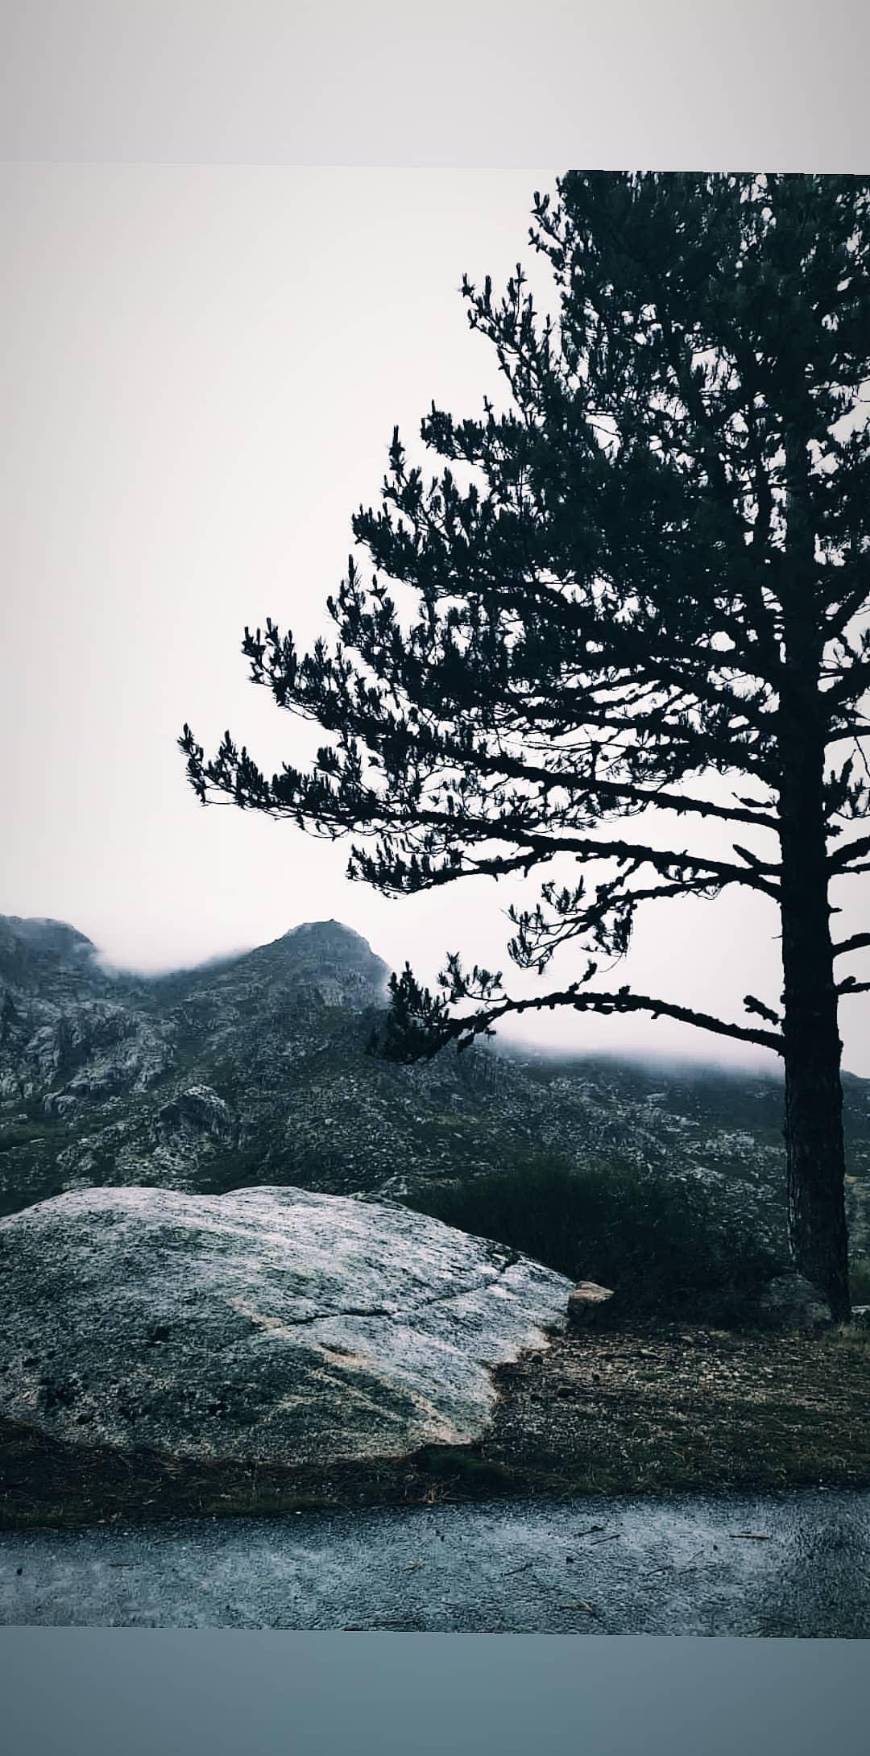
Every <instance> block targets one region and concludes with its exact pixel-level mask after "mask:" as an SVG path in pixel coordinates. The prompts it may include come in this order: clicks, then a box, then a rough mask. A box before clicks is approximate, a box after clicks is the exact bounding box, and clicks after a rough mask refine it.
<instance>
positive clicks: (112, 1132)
mask: <svg viewBox="0 0 870 1756" xmlns="http://www.w3.org/2000/svg"><path fill="white" fill-rule="evenodd" d="M387 974H388V971H387V966H386V965H385V964H384V963H383V961H382V960H381V959H380V958H378V957H377V956H376V955H375V953H374V952H373V951H372V950H371V948H370V947H369V945H368V944H367V943H366V941H365V940H364V939H363V938H361V937H360V936H359V935H358V934H356V933H354V932H352V931H351V930H350V929H349V928H347V927H344V926H342V925H341V924H340V923H339V922H335V921H325V922H323V921H322V922H312V923H307V924H305V925H304V926H300V927H296V928H294V929H292V930H291V931H290V932H289V933H287V934H285V935H283V936H282V937H281V938H280V939H277V940H275V941H274V942H273V943H272V944H269V945H264V946H260V947H258V948H257V949H255V950H253V951H250V952H247V953H243V954H240V955H239V956H236V957H229V958H225V959H221V960H219V961H216V962H212V963H210V964H207V965H204V966H200V967H198V968H195V969H190V970H181V971H177V972H174V973H172V974H170V975H165V976H160V977H153V978H149V977H144V976H139V975H135V974H131V973H128V972H123V971H117V970H111V969H109V968H107V967H106V966H105V965H104V964H103V963H102V962H101V961H100V959H99V957H98V955H97V952H96V949H95V947H94V946H93V945H92V944H91V942H90V941H89V940H88V939H86V938H85V936H84V935H82V934H81V933H78V932H77V931H76V930H75V929H74V928H72V927H69V926H66V925H65V924H63V923H60V922H55V921H40V920H29V919H20V918H17V917H0V1213H6V1214H11V1213H14V1212H16V1211H18V1210H20V1209H22V1208H25V1207H28V1206H30V1205H32V1204H33V1203H35V1202H37V1201H41V1200H44V1199H46V1198H47V1197H50V1196H53V1195H57V1194H59V1193H62V1192H64V1191H69V1190H75V1189H83V1188H89V1187H103V1186H118V1185H134V1184H135V1185H139V1186H146V1187H149V1186H150V1187H164V1188H167V1189H174V1190H180V1191H188V1192H199V1193H203V1194H215V1193H221V1192H224V1191H227V1190H231V1189H238V1188H244V1187H246V1186H250V1185H258V1186H262V1185H263V1184H270V1185H281V1184H288V1185H294V1186H297V1187H302V1188H309V1189H313V1190H320V1191H324V1192H326V1193H333V1194H340V1195H349V1194H356V1193H367V1194H374V1195H378V1196H380V1197H382V1198H388V1199H390V1198H392V1199H399V1200H401V1199H403V1198H405V1197H407V1196H409V1195H411V1196H413V1193H414V1191H415V1190H419V1188H420V1187H421V1186H422V1185H425V1184H426V1183H427V1182H429V1181H430V1180H431V1179H433V1178H435V1179H438V1180H441V1181H443V1180H451V1179H453V1180H455V1179H458V1178H467V1177H468V1176H470V1175H474V1174H476V1173H478V1172H484V1171H488V1170H493V1169H498V1168H502V1167H503V1166H504V1165H505V1164H506V1163H511V1162H515V1161H517V1160H522V1159H523V1158H524V1157H528V1156H529V1155H533V1154H539V1153H542V1152H543V1153H551V1154H558V1155H559V1156H561V1157H564V1158H567V1159H569V1160H571V1161H572V1162H574V1163H578V1164H584V1163H589V1162H598V1163H600V1162H606V1163H613V1164H632V1165H637V1166H640V1167H643V1168H646V1169H649V1170H650V1171H661V1172H662V1173H663V1174H668V1175H678V1176H682V1177H694V1178H698V1177H700V1178H702V1179H704V1180H705V1181H707V1182H709V1183H710V1184H711V1185H716V1186H718V1187H721V1188H722V1189H725V1190H728V1191H730V1192H731V1193H732V1194H733V1196H734V1198H735V1200H738V1201H742V1202H744V1204H745V1203H746V1202H747V1201H753V1202H759V1203H760V1204H761V1207H763V1208H764V1210H765V1211H766V1213H767V1214H768V1217H769V1220H770V1223H771V1225H773V1226H774V1227H776V1226H777V1225H778V1224H779V1223H780V1218H781V1205H782V1183H783V1167H782V1135H781V1130H782V1093H781V1087H780V1084H779V1082H778V1080H777V1079H775V1078H771V1077H770V1076H767V1075H765V1074H763V1073H754V1072H745V1073H736V1072H721V1073H716V1072H715V1071H712V1070H709V1069H706V1070H705V1069H702V1068H698V1067H689V1066H684V1067H681V1068H680V1067H677V1068H668V1069H666V1070H663V1069H661V1068H645V1067H642V1066H640V1065H637V1064H632V1063H624V1062H619V1061H615V1060H609V1059H600V1060H590V1059H585V1060H575V1061H572V1060H569V1059H567V1058H564V1059H561V1060H560V1059H552V1058H547V1057H543V1056H534V1055H532V1054H519V1053H515V1052H505V1051H503V1050H501V1049H499V1050H497V1051H493V1050H490V1049H488V1048H482V1047H481V1048H475V1049H472V1050H469V1051H467V1052H465V1053H464V1054H457V1053H456V1052H455V1051H453V1050H449V1051H445V1052H443V1053H442V1054H441V1055H439V1056H437V1057H436V1058H435V1059H434V1060H433V1061H432V1062H429V1063H425V1064H422V1065H419V1066H416V1067H409V1068H406V1067H397V1066H394V1065H391V1064H389V1063H385V1062H383V1061H380V1060H378V1059H377V1058H376V1057H373V1056H372V1055H370V1054H368V1053H367V1052H366V1046H367V1042H368V1039H369V1037H370V1034H371V1030H372V1026H373V1024H374V1023H375V1022H376V1020H377V1018H378V1016H379V1015H380V1013H381V1011H382V1009H383V1006H384V1004H385V990H386V981H387ZM845 1084H846V1109H847V1129H848V1135H849V1152H850V1178H851V1181H850V1204H851V1206H852V1209H853V1214H854V1217H855V1222H856V1223H857V1224H858V1225H859V1226H860V1228H861V1229H862V1230H863V1229H864V1228H865V1227H866V1207H867V1201H866V1197H867V1191H868V1189H870V1081H864V1080H858V1079H855V1078H847V1079H846V1082H845Z"/></svg>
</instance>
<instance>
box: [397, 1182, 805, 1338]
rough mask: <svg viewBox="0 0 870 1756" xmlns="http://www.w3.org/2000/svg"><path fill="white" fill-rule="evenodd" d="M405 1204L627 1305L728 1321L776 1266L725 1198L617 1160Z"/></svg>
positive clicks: (475, 1185)
mask: <svg viewBox="0 0 870 1756" xmlns="http://www.w3.org/2000/svg"><path fill="white" fill-rule="evenodd" d="M414 1206H415V1207H417V1208H418V1209H419V1210H420V1211H422V1212H425V1213H429V1214H433V1215H434V1216H435V1217H436V1218H438V1219H442V1220H445V1221H446V1222H447V1224H449V1225H453V1226H458V1227H459V1228H460V1229H461V1230H462V1231H466V1232H472V1233H475V1234H476V1235H477V1236H479V1237H487V1238H493V1239H495V1240H497V1241H498V1242H499V1243H501V1244H506V1245H508V1246H509V1247H511V1248H513V1249H516V1250H520V1251H522V1252H523V1253H524V1254H526V1255H528V1256H532V1257H534V1258H535V1259H536V1260H537V1261H538V1262H543V1263H546V1265H547V1267H549V1268H554V1269H556V1270H557V1271H558V1272H559V1273H561V1274H565V1275H568V1276H569V1277H570V1278H571V1279H572V1280H575V1281H577V1280H595V1281H598V1282H599V1283H600V1284H601V1285H603V1286H608V1287H612V1288H614V1289H615V1290H616V1291H617V1292H618V1294H619V1298H620V1305H621V1306H623V1308H625V1309H626V1310H630V1311H632V1312H636V1313H637V1312H644V1313H653V1312H661V1313H666V1312H672V1313H678V1312H686V1313H688V1312H690V1311H699V1310H701V1309H703V1310H704V1311H707V1310H708V1309H709V1308H710V1307H711V1304H712V1301H714V1300H715V1303H716V1307H717V1310H716V1312H715V1313H714V1312H712V1311H710V1314H711V1315H718V1317H719V1318H720V1320H722V1321H727V1320H729V1316H730V1315H731V1309H732V1307H733V1314H734V1315H735V1316H739V1313H740V1310H741V1308H742V1305H743V1303H744V1302H745V1301H746V1299H747V1297H748V1296H750V1295H751V1294H752V1292H753V1291H754V1290H756V1289H758V1288H759V1287H760V1286H761V1285H762V1284H763V1283H764V1282H765V1281H766V1280H768V1279H769V1278H770V1277H771V1276H772V1275H774V1274H776V1273H777V1272H778V1271H779V1270H780V1269H781V1268H782V1267H783V1266H784V1263H783V1260H782V1256H781V1254H780V1253H779V1252H778V1251H777V1249H776V1247H775V1246H774V1244H773V1243H772V1242H771V1241H769V1240H766V1239H764V1238H761V1237H759V1235H758V1231H757V1230H756V1229H754V1228H752V1227H751V1225H750V1224H749V1223H748V1222H747V1220H746V1219H741V1218H740V1216H739V1215H738V1214H737V1212H736V1211H735V1209H734V1206H733V1203H729V1202H728V1200H727V1197H726V1196H724V1195H716V1194H713V1193H711V1191H710V1190H709V1189H708V1188H707V1187H705V1186H704V1185H703V1184H701V1183H698V1182H690V1181H688V1180H683V1179H680V1180H677V1179H675V1178H669V1177H663V1176H662V1175H661V1173H660V1172H659V1173H655V1174H650V1173H646V1172H643V1171H639V1170H636V1169H634V1168H632V1167H631V1166H625V1165H594V1166H591V1167H589V1168H584V1169H575V1168H573V1167H572V1166H571V1165H570V1164H569V1163H568V1162H567V1161H565V1160H562V1159H558V1158H551V1157H544V1156H540V1157H530V1158H527V1159H523V1160H517V1161H516V1162H515V1163H513V1164H511V1165H510V1166H508V1167H507V1168H506V1169H504V1170H502V1171H496V1172H492V1173H489V1174H484V1175H483V1176H478V1177H476V1178H474V1179H473V1180H471V1181H468V1182H465V1183H458V1182H456V1183H451V1184H449V1185H441V1186H439V1187H436V1188H433V1189H431V1190H430V1191H426V1192H425V1193H423V1194H421V1195H418V1196H415V1197H414Z"/></svg>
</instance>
